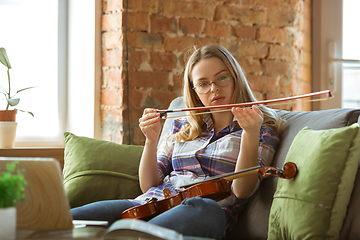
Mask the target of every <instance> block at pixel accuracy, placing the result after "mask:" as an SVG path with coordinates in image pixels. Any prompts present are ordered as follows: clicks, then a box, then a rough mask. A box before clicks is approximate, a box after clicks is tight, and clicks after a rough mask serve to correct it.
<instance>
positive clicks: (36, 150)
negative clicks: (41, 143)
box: [0, 147, 64, 170]
mask: <svg viewBox="0 0 360 240" xmlns="http://www.w3.org/2000/svg"><path fill="white" fill-rule="evenodd" d="M0 157H40V158H54V159H56V160H58V161H59V163H60V167H61V170H62V169H63V167H64V148H63V147H58V148H51V147H48V148H40V147H31V148H30V147H29V148H0Z"/></svg>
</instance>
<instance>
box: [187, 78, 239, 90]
mask: <svg viewBox="0 0 360 240" xmlns="http://www.w3.org/2000/svg"><path fill="white" fill-rule="evenodd" d="M229 78H230V80H231V79H233V76H232V75H230V76H229ZM212 84H215V85H216V86H218V87H219V88H223V87H227V86H229V84H230V81H229V82H228V84H226V85H225V86H219V85H217V84H216V80H215V81H212V82H210V83H209V90H208V91H207V92H206V93H201V92H199V91H198V90H197V88H196V87H193V88H192V89H194V90H195V91H196V92H197V93H198V94H207V93H209V92H210V90H211V85H212ZM193 85H194V84H193Z"/></svg>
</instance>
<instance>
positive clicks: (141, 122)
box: [139, 114, 160, 127]
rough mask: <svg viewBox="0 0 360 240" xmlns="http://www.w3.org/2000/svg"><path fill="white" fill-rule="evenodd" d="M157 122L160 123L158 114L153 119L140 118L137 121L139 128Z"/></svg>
mask: <svg viewBox="0 0 360 240" xmlns="http://www.w3.org/2000/svg"><path fill="white" fill-rule="evenodd" d="M159 121H160V114H158V116H156V117H154V118H150V119H143V118H140V119H139V127H147V126H149V125H153V124H154V123H157V122H159Z"/></svg>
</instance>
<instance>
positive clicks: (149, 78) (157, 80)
mask: <svg viewBox="0 0 360 240" xmlns="http://www.w3.org/2000/svg"><path fill="white" fill-rule="evenodd" d="M129 82H130V87H139V88H140V87H143V88H167V86H168V85H169V74H168V73H166V72H140V71H138V72H133V71H130V72H129Z"/></svg>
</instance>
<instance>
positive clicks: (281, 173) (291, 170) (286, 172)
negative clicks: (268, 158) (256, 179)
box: [259, 162, 298, 179]
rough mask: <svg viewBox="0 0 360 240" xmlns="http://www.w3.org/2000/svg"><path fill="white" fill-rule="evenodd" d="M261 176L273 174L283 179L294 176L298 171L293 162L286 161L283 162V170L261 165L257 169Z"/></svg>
mask: <svg viewBox="0 0 360 240" xmlns="http://www.w3.org/2000/svg"><path fill="white" fill-rule="evenodd" d="M259 172H260V173H261V175H262V177H267V176H275V177H279V178H284V179H291V178H293V177H295V175H296V174H297V172H298V168H297V166H296V164H295V163H293V162H287V163H285V164H284V167H283V170H282V169H280V168H277V167H271V166H268V167H263V168H261V169H259Z"/></svg>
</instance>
